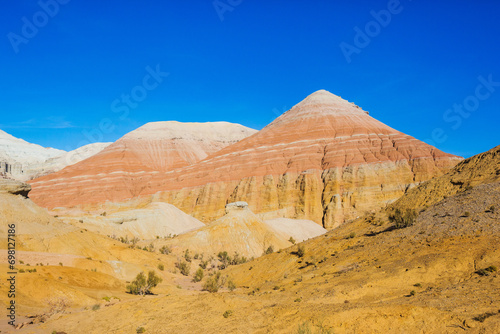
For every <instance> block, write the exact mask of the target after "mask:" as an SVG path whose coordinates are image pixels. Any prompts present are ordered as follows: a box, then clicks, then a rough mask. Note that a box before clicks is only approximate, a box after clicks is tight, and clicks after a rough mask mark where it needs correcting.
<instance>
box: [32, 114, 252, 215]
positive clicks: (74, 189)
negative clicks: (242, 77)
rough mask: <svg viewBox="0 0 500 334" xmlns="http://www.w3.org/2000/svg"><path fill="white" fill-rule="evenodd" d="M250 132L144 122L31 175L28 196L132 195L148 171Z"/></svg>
mask: <svg viewBox="0 0 500 334" xmlns="http://www.w3.org/2000/svg"><path fill="white" fill-rule="evenodd" d="M255 132H256V131H255V130H253V129H250V128H247V127H244V126H242V125H239V124H232V123H227V122H214V123H179V122H174V121H169V122H154V123H148V124H146V125H144V126H142V127H140V128H138V129H137V130H134V131H132V132H130V133H128V134H126V135H125V136H123V137H122V138H120V139H119V140H118V141H116V142H115V143H113V144H112V145H110V146H108V147H107V148H106V149H104V150H103V151H101V152H100V153H99V154H97V155H95V156H92V157H91V158H89V159H86V160H84V161H82V162H80V163H78V164H75V165H73V166H70V167H68V168H65V169H64V170H62V171H60V172H58V173H53V174H50V175H47V176H44V177H41V178H38V179H36V180H33V181H31V183H32V184H33V187H34V191H33V192H32V194H31V197H32V199H33V200H34V201H35V202H37V203H38V204H41V205H42V206H45V207H60V206H72V205H76V204H81V203H91V202H95V201H100V202H105V201H108V200H109V201H117V200H122V199H125V198H133V197H136V196H139V195H141V194H143V193H144V191H145V189H148V188H149V187H150V186H149V180H150V178H151V176H152V175H154V174H159V173H162V172H165V171H169V170H172V169H176V168H180V167H184V166H187V165H190V164H193V163H195V162H198V161H200V160H202V159H204V158H206V157H207V156H208V155H209V154H212V153H214V152H217V151H219V150H220V149H222V148H224V147H226V146H228V145H231V144H234V143H235V142H237V141H239V140H241V139H243V138H245V137H248V136H250V135H252V134H253V133H255Z"/></svg>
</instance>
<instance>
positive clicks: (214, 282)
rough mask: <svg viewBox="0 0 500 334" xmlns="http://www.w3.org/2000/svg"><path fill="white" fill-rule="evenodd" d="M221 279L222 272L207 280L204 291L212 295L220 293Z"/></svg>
mask: <svg viewBox="0 0 500 334" xmlns="http://www.w3.org/2000/svg"><path fill="white" fill-rule="evenodd" d="M220 278H221V274H220V272H216V273H215V274H213V275H212V276H210V277H209V278H207V280H206V281H205V283H203V291H208V292H212V293H213V292H217V291H219V287H220Z"/></svg>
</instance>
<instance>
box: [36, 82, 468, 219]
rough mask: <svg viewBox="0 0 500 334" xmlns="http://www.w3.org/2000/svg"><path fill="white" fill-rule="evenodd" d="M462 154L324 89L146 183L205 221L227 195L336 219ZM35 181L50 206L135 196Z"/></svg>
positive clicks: (280, 210) (259, 207) (220, 209)
mask: <svg viewBox="0 0 500 334" xmlns="http://www.w3.org/2000/svg"><path fill="white" fill-rule="evenodd" d="M459 160H460V158H459V157H456V156H453V155H450V154H446V153H444V152H442V151H440V150H438V149H436V148H434V147H432V146H430V145H427V144H425V143H423V142H421V141H419V140H417V139H415V138H413V137H411V136H408V135H406V134H404V133H401V132H399V131H397V130H394V129H392V128H390V127H389V126H387V125H385V124H383V123H381V122H379V121H377V120H376V119H374V118H372V117H371V116H369V115H368V113H367V112H365V111H363V110H362V109H360V108H359V107H357V106H355V105H354V104H352V103H349V102H347V101H345V100H343V99H341V98H340V97H338V96H335V95H333V94H331V93H329V92H327V91H318V92H316V93H314V94H311V95H310V96H308V97H307V98H306V99H305V100H304V101H302V102H301V103H299V104H298V105H296V106H295V107H293V108H292V109H291V110H289V111H288V112H286V113H284V114H283V115H282V116H280V117H279V118H277V119H276V120H275V121H274V122H272V123H271V124H269V125H268V126H267V127H265V128H264V129H262V130H261V131H259V132H258V133H256V134H255V135H253V136H250V137H248V138H245V139H244V140H241V141H239V142H238V143H236V144H233V145H230V146H227V147H226V148H224V149H222V150H220V151H218V152H216V153H214V154H212V155H211V156H209V157H208V158H206V159H204V160H202V161H200V162H198V163H195V164H192V165H189V166H187V167H183V168H178V169H176V170H173V171H170V172H166V173H147V174H146V173H145V175H144V177H143V178H142V179H141V180H140V182H139V183H140V184H141V188H140V190H139V192H140V194H141V195H147V194H154V193H156V192H160V193H159V194H157V195H155V199H156V200H164V201H168V202H169V203H172V204H174V205H175V206H177V207H179V208H181V209H182V210H184V211H185V212H188V213H191V214H193V215H194V216H195V217H197V218H198V219H201V220H203V221H205V222H207V221H210V220H212V219H215V218H217V217H220V216H222V215H223V213H224V206H225V204H226V203H227V202H232V201H240V200H241V201H246V202H248V203H249V205H250V207H252V209H253V210H254V212H256V213H262V212H268V213H269V216H270V217H272V216H284V217H288V218H306V219H312V220H315V221H316V222H318V223H322V224H323V225H324V226H325V227H327V228H332V227H334V226H337V225H338V224H340V223H342V222H343V221H345V220H347V219H351V218H353V217H355V216H356V215H359V214H361V213H363V212H364V211H368V210H372V209H376V208H378V207H380V206H383V205H385V204H386V203H388V202H390V201H393V200H395V199H396V198H398V197H399V196H401V195H402V194H403V193H404V192H405V190H406V189H407V188H409V187H411V186H412V185H414V184H417V183H419V182H422V181H425V180H427V179H430V178H432V177H434V176H437V175H441V174H442V173H443V172H444V171H446V170H447V169H449V168H451V167H453V166H454V165H455V164H456V163H457V162H458V161H459ZM68 185H69V187H67V186H68ZM33 188H34V191H33V195H34V196H33V199H34V200H35V201H37V202H38V203H40V204H41V205H44V206H48V207H54V206H62V205H75V204H83V203H92V202H103V201H105V200H107V199H110V200H120V199H125V198H127V197H131V196H123V197H121V198H119V196H116V195H115V194H114V193H113V194H110V193H106V192H100V193H96V192H95V191H94V190H87V191H85V192H83V193H81V194H75V192H74V191H73V192H72V194H71V195H70V196H67V195H66V196H63V195H62V194H63V193H64V192H65V191H68V188H69V190H70V189H71V183H68V182H67V181H64V182H61V181H60V180H57V179H54V180H53V182H44V183H43V184H41V183H37V182H35V183H33ZM70 191H71V190H70ZM49 192H51V193H55V194H58V195H57V196H56V197H49V196H48V194H49Z"/></svg>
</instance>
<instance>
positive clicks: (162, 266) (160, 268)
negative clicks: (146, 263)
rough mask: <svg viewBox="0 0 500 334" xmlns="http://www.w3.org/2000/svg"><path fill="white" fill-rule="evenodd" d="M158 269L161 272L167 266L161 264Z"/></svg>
mask: <svg viewBox="0 0 500 334" xmlns="http://www.w3.org/2000/svg"><path fill="white" fill-rule="evenodd" d="M158 269H159V270H161V271H163V270H165V266H164V265H163V263H160V264H159V265H158Z"/></svg>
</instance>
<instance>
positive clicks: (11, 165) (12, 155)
mask: <svg viewBox="0 0 500 334" xmlns="http://www.w3.org/2000/svg"><path fill="white" fill-rule="evenodd" d="M110 144H111V143H93V144H88V145H85V146H82V147H80V148H78V149H76V150H73V151H70V152H66V151H63V150H57V149H54V148H45V147H42V146H40V145H36V144H32V143H28V142H27V141H25V140H23V139H19V138H16V137H14V136H12V135H10V134H8V133H6V132H4V131H2V130H0V175H3V176H4V177H6V176H8V177H10V178H13V179H16V180H19V181H27V180H31V179H33V178H35V177H39V176H42V175H46V174H50V173H53V172H56V171H58V170H61V169H63V168H64V167H66V166H69V165H72V164H75V163H77V162H80V161H82V160H84V159H87V158H88V157H91V156H92V155H94V154H97V153H98V152H100V151H101V150H103V149H104V148H105V147H107V146H109V145H110Z"/></svg>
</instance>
